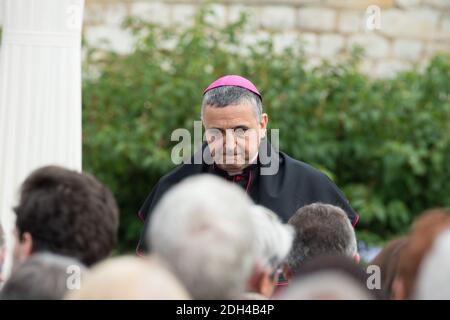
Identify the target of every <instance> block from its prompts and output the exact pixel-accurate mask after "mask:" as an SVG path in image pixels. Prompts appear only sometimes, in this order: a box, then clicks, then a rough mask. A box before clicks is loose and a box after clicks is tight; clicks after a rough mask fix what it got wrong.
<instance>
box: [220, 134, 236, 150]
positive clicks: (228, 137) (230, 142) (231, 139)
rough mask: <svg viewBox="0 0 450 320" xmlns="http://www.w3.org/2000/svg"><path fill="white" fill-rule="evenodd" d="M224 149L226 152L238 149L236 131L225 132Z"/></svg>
mask: <svg viewBox="0 0 450 320" xmlns="http://www.w3.org/2000/svg"><path fill="white" fill-rule="evenodd" d="M223 147H224V149H226V150H229V149H231V150H233V151H234V149H235V148H236V136H235V134H234V130H226V131H225V139H223Z"/></svg>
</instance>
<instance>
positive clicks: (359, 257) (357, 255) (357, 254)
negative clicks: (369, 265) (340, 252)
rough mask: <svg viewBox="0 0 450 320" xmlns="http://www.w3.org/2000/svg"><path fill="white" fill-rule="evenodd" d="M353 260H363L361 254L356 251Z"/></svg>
mask: <svg viewBox="0 0 450 320" xmlns="http://www.w3.org/2000/svg"><path fill="white" fill-rule="evenodd" d="M353 260H354V261H355V262H356V263H357V264H359V263H360V262H361V256H360V255H359V253H355V255H354V256H353Z"/></svg>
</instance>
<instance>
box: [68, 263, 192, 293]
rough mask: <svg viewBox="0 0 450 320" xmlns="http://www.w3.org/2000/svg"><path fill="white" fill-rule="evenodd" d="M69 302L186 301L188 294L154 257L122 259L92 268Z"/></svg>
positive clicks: (73, 291)
mask: <svg viewBox="0 0 450 320" xmlns="http://www.w3.org/2000/svg"><path fill="white" fill-rule="evenodd" d="M65 298H66V299H68V300H185V299H189V295H188V293H187V291H186V290H185V289H184V288H183V286H182V285H181V284H180V282H179V281H178V280H177V279H176V278H175V276H174V275H173V274H172V273H171V272H169V271H168V270H167V268H166V267H165V266H164V264H163V263H162V262H161V261H159V260H158V259H156V258H155V257H146V258H138V257H131V256H122V257H116V258H110V259H107V260H104V261H103V262H100V263H98V264H96V265H95V266H93V268H92V269H91V270H90V272H89V274H88V275H87V276H86V278H85V279H84V280H83V283H82V286H81V288H80V289H79V290H72V291H69V292H68V293H67V296H66V297H65Z"/></svg>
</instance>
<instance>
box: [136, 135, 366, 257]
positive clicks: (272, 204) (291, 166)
mask: <svg viewBox="0 0 450 320" xmlns="http://www.w3.org/2000/svg"><path fill="white" fill-rule="evenodd" d="M261 147H263V148H265V149H264V152H265V150H268V152H267V154H269V155H271V154H272V155H274V154H275V155H276V157H275V158H274V159H276V160H275V161H279V168H278V172H277V173H276V174H273V175H264V174H261V169H263V167H268V166H269V165H270V164H266V165H265V164H262V163H261V162H260V161H259V160H258V163H257V164H253V165H251V166H249V167H248V168H246V169H245V170H244V172H243V173H242V174H240V175H236V176H228V174H227V173H226V172H224V171H223V170H221V169H219V168H218V167H217V166H214V165H207V164H205V163H202V164H193V163H194V162H193V158H194V157H193V158H192V159H191V163H192V164H183V165H180V166H178V167H177V168H175V169H174V170H172V171H171V172H169V173H168V174H167V175H165V176H163V177H162V178H161V179H160V180H159V182H158V183H157V185H156V186H155V187H154V188H153V190H152V192H151V193H150V195H149V196H148V197H147V199H146V200H145V202H144V204H143V206H142V207H141V209H140V210H139V217H140V218H141V219H142V220H144V229H143V230H142V233H141V238H140V240H139V245H138V248H137V252H138V253H144V252H146V251H147V246H146V236H145V233H146V230H147V229H148V225H149V220H151V219H150V217H151V214H152V211H153V209H154V208H155V206H156V204H157V203H158V201H159V200H160V199H161V197H162V196H163V195H164V194H165V193H166V191H167V190H168V189H170V187H172V186H174V185H175V184H177V183H178V182H180V181H181V180H183V179H185V178H187V177H190V176H193V175H197V174H215V175H218V176H222V177H223V178H225V179H227V180H229V181H233V182H235V183H237V184H239V185H241V186H242V187H243V188H244V190H245V191H246V192H247V194H248V195H249V196H250V197H251V198H252V200H253V201H254V202H255V203H257V204H260V205H263V206H265V207H267V208H269V209H271V210H272V211H273V212H275V213H276V214H277V215H278V216H279V217H280V218H281V220H282V221H284V222H287V221H288V220H289V218H290V217H291V216H292V215H293V214H294V213H295V212H296V211H297V209H299V208H301V207H303V206H305V205H308V204H311V203H314V202H322V203H327V204H332V205H335V206H338V207H340V208H342V209H343V210H344V211H345V212H346V213H347V216H348V217H349V219H350V221H351V223H352V224H353V226H356V224H357V223H358V219H359V216H358V214H357V213H356V212H355V211H354V210H353V208H352V207H351V206H350V204H349V203H348V201H347V199H346V198H345V197H344V195H343V194H342V192H341V191H340V190H339V189H338V187H337V186H336V185H335V184H334V183H333V182H332V181H331V180H330V179H329V178H328V177H327V176H326V175H325V174H324V173H322V172H320V171H319V170H317V169H314V168H313V167H311V166H310V165H308V164H306V163H304V162H301V161H297V160H295V159H293V158H291V157H289V156H288V155H286V154H285V153H283V152H277V151H275V150H274V149H273V148H272V147H271V145H270V143H269V142H268V141H267V140H265V139H263V140H262V141H261V146H260V153H259V154H262V153H261ZM205 148H207V146H206V144H205V145H204V146H203V148H202V152H204V149H205ZM207 152H208V151H207ZM263 163H266V162H265V161H264V162H263ZM211 192H214V190H211Z"/></svg>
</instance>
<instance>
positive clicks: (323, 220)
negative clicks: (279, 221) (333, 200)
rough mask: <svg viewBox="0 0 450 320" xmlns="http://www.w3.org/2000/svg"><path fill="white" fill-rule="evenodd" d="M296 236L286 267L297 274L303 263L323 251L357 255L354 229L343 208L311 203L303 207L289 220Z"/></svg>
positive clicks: (348, 255)
mask: <svg viewBox="0 0 450 320" xmlns="http://www.w3.org/2000/svg"><path fill="white" fill-rule="evenodd" d="M288 223H289V224H290V225H292V226H293V227H294V229H295V239H294V243H293V246H292V250H291V252H290V253H289V256H288V260H287V262H288V266H289V269H290V270H291V272H292V273H293V274H296V273H297V272H298V271H299V270H300V268H301V266H302V264H303V263H304V262H305V261H307V260H310V259H312V258H314V257H317V256H320V255H325V254H336V255H343V256H347V257H350V258H353V257H354V256H355V255H356V254H357V244H356V236H355V230H354V229H353V226H352V224H351V223H350V220H349V219H348V217H347V215H346V213H345V211H344V210H342V209H341V208H339V207H336V206H333V205H330V204H322V203H314V204H310V205H307V206H304V207H302V208H300V209H298V210H297V212H296V213H295V214H294V215H293V216H292V217H291V218H290V219H289V222H288Z"/></svg>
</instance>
